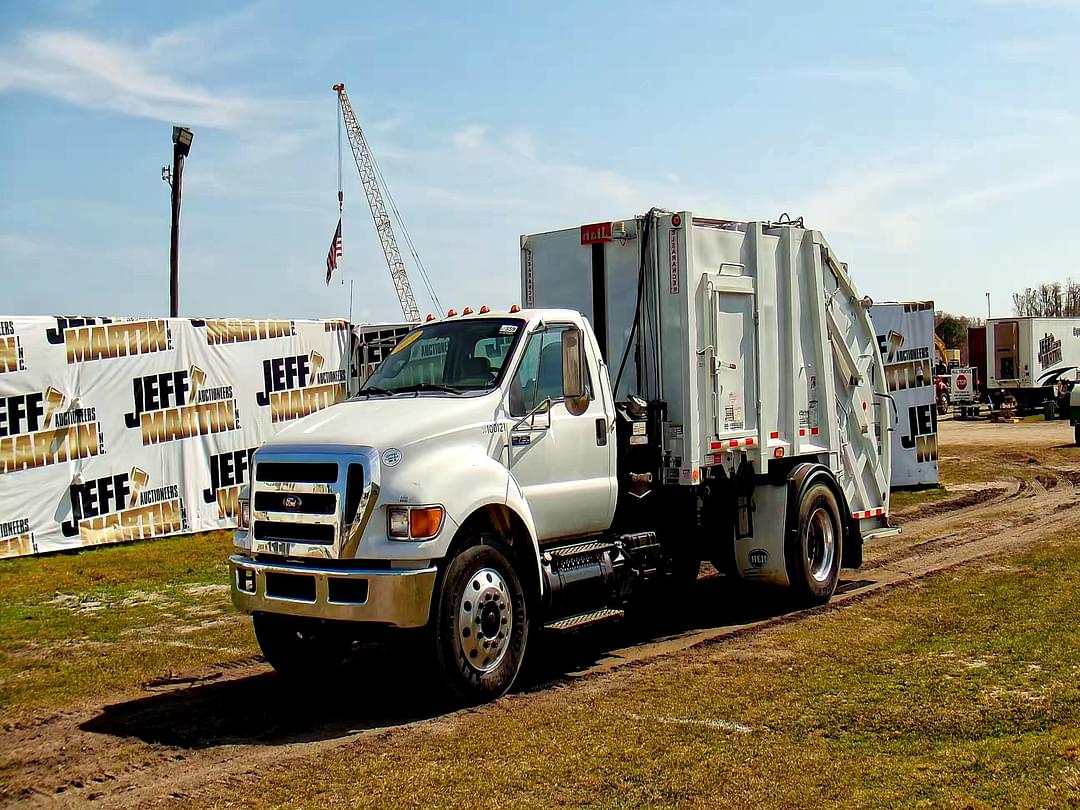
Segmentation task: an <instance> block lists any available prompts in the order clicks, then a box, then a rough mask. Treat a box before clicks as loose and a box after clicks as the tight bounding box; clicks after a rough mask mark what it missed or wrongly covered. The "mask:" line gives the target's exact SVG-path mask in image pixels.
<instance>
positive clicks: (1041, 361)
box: [986, 317, 1080, 410]
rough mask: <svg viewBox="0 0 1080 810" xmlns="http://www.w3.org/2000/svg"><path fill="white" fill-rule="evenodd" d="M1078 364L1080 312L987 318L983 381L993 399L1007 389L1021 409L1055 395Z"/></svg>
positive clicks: (1075, 373) (998, 397)
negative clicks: (1068, 315)
mask: <svg viewBox="0 0 1080 810" xmlns="http://www.w3.org/2000/svg"><path fill="white" fill-rule="evenodd" d="M1078 368H1080V318H1030V317H1028V318H991V319H990V320H988V321H987V322H986V377H987V380H986V387H987V392H988V393H989V395H990V398H991V399H992V400H994V401H995V402H996V403H1000V402H1001V400H1002V399H1003V398H1004V397H1005V396H1007V395H1012V396H1013V397H1014V398H1015V399H1016V401H1017V403H1018V405H1019V406H1020V407H1021V408H1022V409H1025V410H1032V409H1035V408H1038V407H1040V406H1041V405H1042V404H1043V403H1044V402H1045V401H1046V400H1055V399H1057V398H1058V390H1057V389H1058V384H1059V383H1063V382H1068V383H1072V382H1073V381H1074V380H1075V379H1076V378H1077V369H1078Z"/></svg>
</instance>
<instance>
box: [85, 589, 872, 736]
mask: <svg viewBox="0 0 1080 810" xmlns="http://www.w3.org/2000/svg"><path fill="white" fill-rule="evenodd" d="M709 573H711V569H709ZM845 573H847V572H845ZM872 582H873V581H872V580H865V579H859V580H856V579H854V578H851V577H848V578H847V579H842V580H841V584H840V590H841V591H844V590H855V589H858V588H861V587H865V586H866V585H867V584H872ZM643 604H644V605H645V606H647V607H639V608H637V609H636V611H634V612H633V613H632V614H630V615H628V617H627V619H626V620H624V621H621V622H609V623H605V624H601V625H597V626H594V627H592V628H586V629H583V630H581V631H578V632H576V633H569V634H563V635H555V634H552V633H539V634H535V635H534V636H533V638H532V639H531V640H530V651H529V657H528V660H527V661H526V665H525V668H524V670H523V671H522V673H521V677H520V678H519V679H518V685H517V686H516V687H515V691H518V692H534V691H540V690H543V689H546V688H549V687H551V686H554V685H556V684H558V683H560V682H565V681H567V680H570V679H571V677H572V675H571V673H580V672H582V671H585V670H588V669H589V668H590V667H593V666H595V665H596V664H598V663H600V662H602V661H604V660H605V659H607V658H610V657H612V653H613V651H616V650H619V649H621V648H626V647H632V646H634V645H637V644H643V643H648V642H655V641H661V640H663V639H665V638H671V637H676V636H679V635H681V634H683V633H687V632H691V631H696V630H703V629H710V628H716V629H718V628H723V627H730V626H734V625H741V624H746V623H748V622H754V621H758V620H762V619H769V618H774V617H778V616H782V615H785V614H787V613H790V612H793V611H795V610H798V609H799V606H798V605H796V604H794V603H792V602H791V601H790V598H788V597H787V595H786V591H781V590H775V591H774V590H768V591H767V590H764V589H751V588H748V587H746V586H741V585H739V586H735V587H733V584H732V583H731V582H730V581H729V580H727V579H725V578H724V577H720V576H717V575H715V574H712V575H711V576H708V575H706V576H705V577H704V578H703V579H699V580H698V581H697V583H695V584H694V585H693V586H686V587H684V588H681V589H674V588H671V589H668V591H666V592H664V593H660V594H657V595H656V596H655V597H654V598H651V599H646V600H644V602H643ZM424 675H425V673H423V672H417V671H415V668H414V667H412V666H411V665H409V664H406V663H403V662H402V661H401V660H399V659H397V658H396V657H393V656H391V655H390V653H388V652H387V651H385V650H370V651H366V652H365V653H363V654H362V656H361V657H360V658H359V659H358V660H357V661H356V662H354V665H353V666H352V667H351V668H350V669H349V670H346V671H345V672H344V673H339V674H337V675H335V676H333V677H332V678H327V679H326V680H322V681H318V682H312V683H311V684H308V685H302V684H301V685H297V684H295V682H289V681H286V680H284V679H282V678H280V677H279V676H277V675H275V674H274V673H272V672H265V673H259V674H256V675H249V676H247V677H242V678H237V679H231V680H218V681H203V682H196V683H195V684H194V685H192V686H187V687H184V688H178V689H175V690H171V691H167V692H163V693H155V694H151V695H147V696H145V697H140V698H136V699H134V700H129V701H125V702H123V703H116V704H113V705H110V706H106V707H105V708H104V709H103V710H102V711H101V713H100V714H99V715H98V716H96V717H94V718H92V719H90V720H88V721H87V722H85V723H83V725H82V726H81V728H82V730H84V731H90V732H94V733H98V734H107V735H111V736H114V737H121V738H136V739H140V740H143V741H144V742H148V743H155V744H161V745H170V746H177V747H180V748H189V749H202V748H211V747H214V746H219V745H236V744H241V745H280V744H287V743H298V742H315V741H319V740H331V739H336V738H340V737H343V736H347V735H349V734H354V733H357V732H360V731H367V730H377V729H380V728H388V727H392V726H398V725H403V724H407V723H411V722H417V721H421V720H427V719H431V718H434V717H438V716H440V715H444V714H448V713H451V712H453V711H455V709H456V708H457V707H456V706H455V705H453V704H452V703H450V702H448V701H447V700H446V699H444V698H442V697H439V694H438V693H439V690H438V689H437V688H435V686H434V685H433V684H432V683H430V681H425V679H424Z"/></svg>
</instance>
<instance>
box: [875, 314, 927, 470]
mask: <svg viewBox="0 0 1080 810" xmlns="http://www.w3.org/2000/svg"><path fill="white" fill-rule="evenodd" d="M870 319H871V320H872V321H873V323H874V331H875V333H876V334H877V339H878V345H879V346H880V347H881V355H882V359H883V360H884V363H885V379H886V382H887V384H888V387H889V393H890V394H891V395H892V398H893V403H894V404H895V406H896V409H895V411H894V417H893V419H892V425H893V431H892V486H893V487H910V486H922V485H926V484H937V483H938V481H939V477H938V451H937V408H936V402H935V384H934V302H933V301H907V302H903V303H882V304H874V305H873V306H872V307H871V308H870ZM890 410H892V408H890Z"/></svg>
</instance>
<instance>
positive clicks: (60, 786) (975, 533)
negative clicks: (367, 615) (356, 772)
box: [0, 421, 1080, 807]
mask: <svg viewBox="0 0 1080 810" xmlns="http://www.w3.org/2000/svg"><path fill="white" fill-rule="evenodd" d="M940 452H941V457H942V467H943V470H944V471H945V473H946V483H947V486H948V490H949V493H948V494H947V495H946V496H945V497H941V498H937V499H935V500H933V501H932V502H928V503H926V504H922V505H913V506H911V507H909V508H907V510H906V511H905V513H904V514H899V515H897V522H899V523H901V524H902V528H903V532H902V533H901V534H900V535H897V536H893V537H888V538H883V539H880V540H877V541H875V542H874V543H872V544H869V545H868V546H867V548H866V561H865V565H864V566H863V568H861V569H860V570H858V571H845V572H844V578H843V581H842V583H841V586H840V589H839V593H838V594H837V596H836V597H835V598H834V600H833V602H832V603H831V605H829V606H828V607H826V608H820V609H818V610H817V611H798V610H794V609H791V608H790V607H789V606H786V605H785V604H784V601H783V598H782V594H766V595H761V598H755V599H752V600H747V597H746V594H745V593H744V592H738V593H733V592H731V590H730V589H729V588H725V587H724V583H723V580H721V579H720V578H718V577H716V576H715V572H712V571H711V570H710V569H709V568H708V566H705V567H704V569H703V572H702V573H703V578H702V580H701V581H699V583H698V585H697V587H696V590H695V592H693V593H691V594H687V596H686V598H685V601H684V603H683V604H681V605H678V606H675V607H674V608H673V609H671V610H668V611H666V612H665V613H663V615H657V616H654V617H651V618H650V619H648V620H639V621H636V622H633V623H625V624H623V625H621V626H618V627H615V626H612V627H607V628H604V629H603V630H602V631H601V630H596V631H592V632H586V633H583V634H580V635H579V636H577V637H574V638H572V639H571V640H569V641H567V640H565V639H561V640H559V642H557V643H554V642H552V641H550V640H548V641H544V642H542V643H541V645H540V647H539V648H538V649H537V650H535V652H534V655H533V659H532V661H531V666H530V669H529V671H528V673H527V675H526V678H525V684H524V685H523V686H522V687H521V689H520V691H521V692H524V693H526V695H527V696H528V699H529V700H537V701H557V700H559V699H560V697H559V694H560V693H561V692H562V691H563V688H575V686H574V685H575V684H578V683H582V682H584V681H588V682H590V683H593V685H594V687H595V683H596V682H597V681H598V680H600V681H602V679H604V678H611V677H615V676H613V675H611V674H610V673H611V672H612V671H613V670H617V669H619V668H621V667H626V666H628V665H633V664H635V663H640V662H644V661H647V660H649V659H654V658H657V657H660V656H670V655H673V654H678V653H679V652H680V651H682V650H686V649H688V648H690V647H694V646H697V645H703V644H710V643H712V644H715V643H719V644H724V645H732V647H738V646H740V645H752V644H753V643H754V637H755V634H756V633H758V632H759V631H760V630H761V629H763V628H766V627H770V626H775V625H778V624H784V623H794V622H798V621H800V620H802V619H804V618H806V617H807V616H808V615H810V614H811V613H814V612H818V613H820V612H822V611H833V610H845V609H847V608H848V607H850V606H852V605H855V604H856V603H859V602H863V601H865V600H868V599H872V598H874V597H875V596H876V595H878V594H881V593H883V592H886V591H888V590H890V589H895V588H898V587H901V586H904V585H906V584H910V583H912V582H913V581H916V580H918V579H920V578H923V577H925V576H927V575H928V574H931V573H934V572H938V571H942V570H945V569H949V568H955V567H957V566H963V565H970V564H971V563H973V561H980V560H981V561H984V564H988V563H985V561H988V560H990V559H992V558H993V556H994V555H999V554H1002V553H1006V552H1012V551H1017V550H1021V549H1023V548H1024V547H1026V546H1028V545H1030V544H1032V543H1036V542H1038V541H1039V540H1040V539H1047V538H1052V537H1054V536H1056V535H1057V534H1059V533H1061V532H1064V531H1065V530H1066V529H1067V528H1069V527H1071V526H1074V525H1076V522H1077V519H1078V517H1080V491H1078V489H1077V484H1078V482H1080V450H1076V449H1074V448H1073V447H1072V430H1071V428H1070V427H1069V425H1068V424H1067V423H1025V424H1018V425H992V424H990V423H987V422H975V423H964V422H956V421H944V422H942V423H941V451H940ZM953 482H955V483H953ZM710 575H711V576H710ZM375 663H380V662H375ZM382 663H384V664H385V662H382ZM383 668H385V667H383ZM164 675H165V674H164V673H163V676H164ZM556 686H559V687H563V688H555V687H556ZM416 694H417V693H416V692H415V691H413V690H412V689H411V688H410V685H409V684H408V683H405V684H402V683H400V682H398V681H397V680H394V681H391V680H389V679H386V678H385V677H383V678H380V676H379V675H378V674H373V675H372V676H371V678H370V680H369V681H367V682H366V683H360V684H350V685H348V686H347V687H346V686H342V688H340V689H339V690H327V689H326V688H325V687H322V686H319V685H314V684H313V685H312V688H311V689H310V690H309V691H308V692H307V693H304V692H303V691H302V690H301V691H298V690H295V689H293V690H289V689H286V688H284V687H283V686H282V685H281V684H280V683H279V682H278V680H277V679H276V678H275V677H274V675H273V674H272V673H271V672H270V670H269V668H268V667H267V665H266V664H265V663H264V662H263V661H262V660H261V659H260V658H258V657H255V658H251V657H248V658H242V659H236V660H223V661H221V662H220V663H219V664H218V665H216V666H213V667H209V668H203V669H199V670H197V671H191V672H172V673H168V674H167V676H165V677H162V678H160V679H157V680H155V681H153V682H151V683H148V684H146V685H145V686H144V687H143V689H142V690H141V691H137V692H130V691H121V692H118V693H117V694H114V695H111V696H109V698H108V699H106V700H98V701H94V702H93V703H91V704H79V705H71V706H67V707H65V708H64V709H63V710H61V711H57V712H52V713H49V714H47V715H45V716H41V717H37V718H34V719H32V720H19V721H18V722H8V723H6V724H5V725H3V727H2V728H0V773H2V774H4V777H3V779H2V781H0V802H4V803H8V804H16V805H25V806H29V807H38V806H40V807H45V806H49V807H51V806H69V805H83V804H87V803H89V804H95V805H107V806H110V807H131V806H145V805H153V804H157V803H166V804H168V803H171V802H173V801H174V800H176V799H187V800H194V801H195V803H197V804H198V803H203V802H206V803H218V804H220V803H227V801H228V799H229V796H230V795H238V794H242V793H243V792H244V791H245V788H246V786H247V785H249V784H251V783H252V782H253V781H254V780H255V779H256V778H257V777H258V776H259V775H260V774H263V773H265V772H266V771H268V770H278V771H280V770H282V769H287V768H289V767H290V763H291V762H294V761H298V760H299V759H300V758H302V757H307V756H309V755H311V754H313V753H318V752H326V751H330V750H331V749H334V748H337V747H340V746H344V745H347V744H349V743H351V742H353V741H355V740H357V739H358V738H360V737H363V736H372V735H377V734H381V733H387V731H388V730H394V729H400V728H402V727H407V726H411V725H413V724H428V723H438V724H446V723H450V724H452V723H454V722H455V718H458V717H461V716H462V715H460V714H455V713H453V712H451V711H450V710H449V709H448V708H447V707H445V706H442V705H439V704H437V703H432V702H429V701H425V700H423V699H421V700H419V701H418V700H417V699H416ZM372 695H378V696H379V699H378V700H372V699H371V697H370V696H372ZM506 710H507V709H506V708H505V707H503V708H501V709H500V708H498V707H484V708H480V709H478V710H473V711H472V712H470V714H471V715H473V716H475V713H476V712H481V713H482V712H485V711H506ZM2 718H3V714H2V709H0V722H2Z"/></svg>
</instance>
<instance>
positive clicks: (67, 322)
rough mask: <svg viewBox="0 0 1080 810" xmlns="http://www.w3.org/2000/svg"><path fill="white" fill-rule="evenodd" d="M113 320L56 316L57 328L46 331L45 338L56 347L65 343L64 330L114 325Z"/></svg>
mask: <svg viewBox="0 0 1080 810" xmlns="http://www.w3.org/2000/svg"><path fill="white" fill-rule="evenodd" d="M112 322H113V319H112V318H72V317H70V316H61V315H57V316H56V326H54V327H51V328H49V329H46V330H45V338H46V339H47V340H48V341H49V343H51V344H52V345H54V346H59V345H61V344H63V342H64V330H65V329H74V328H76V327H79V326H96V325H97V324H106V323H112Z"/></svg>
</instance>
